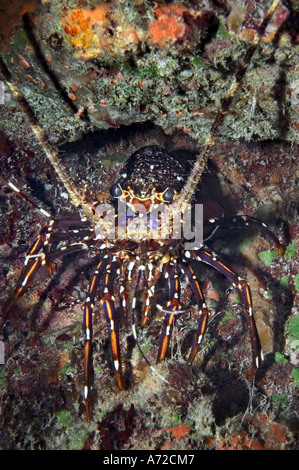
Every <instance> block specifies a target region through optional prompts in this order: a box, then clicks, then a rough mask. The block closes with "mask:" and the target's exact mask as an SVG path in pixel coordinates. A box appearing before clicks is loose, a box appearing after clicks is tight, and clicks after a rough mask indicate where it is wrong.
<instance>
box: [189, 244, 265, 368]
mask: <svg viewBox="0 0 299 470" xmlns="http://www.w3.org/2000/svg"><path fill="white" fill-rule="evenodd" d="M185 256H186V257H187V258H193V259H195V260H197V261H201V262H203V263H206V264H208V265H210V266H212V267H213V268H215V269H216V270H217V271H219V272H220V273H222V274H223V275H224V276H225V277H227V278H228V279H229V280H230V282H231V283H232V285H233V287H234V289H236V291H237V292H238V293H239V295H240V297H241V300H242V302H243V310H244V312H245V314H246V319H247V322H248V326H249V333H250V338H251V344H252V355H253V365H254V367H255V368H258V367H260V365H261V362H262V361H263V353H262V350H261V344H260V339H259V335H258V331H257V328H256V324H255V320H254V316H253V310H252V300H251V293H250V288H249V285H248V283H247V282H246V281H244V279H241V278H240V277H239V276H238V275H237V274H235V273H234V272H233V271H232V270H231V269H230V268H229V267H228V266H226V265H225V264H224V263H223V262H222V261H220V260H219V259H218V258H217V257H216V256H215V254H214V253H212V252H211V251H208V250H207V249H206V248H200V249H195V250H192V251H186V252H185Z"/></svg>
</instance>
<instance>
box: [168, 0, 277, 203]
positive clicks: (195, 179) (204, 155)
mask: <svg viewBox="0 0 299 470" xmlns="http://www.w3.org/2000/svg"><path fill="white" fill-rule="evenodd" d="M279 4H280V0H273V2H272V4H271V6H270V8H269V11H268V12H267V13H266V14H265V16H264V19H263V21H262V23H261V25H260V27H259V29H258V31H257V33H256V35H255V38H254V39H253V41H252V44H251V45H250V46H249V48H248V49H247V51H246V53H245V57H244V59H243V61H242V63H241V64H240V66H239V68H238V70H237V72H236V74H235V77H234V81H233V83H232V84H231V86H230V89H229V91H228V93H227V95H226V96H225V97H224V98H223V100H222V103H221V106H220V109H219V110H218V112H217V115H216V118H215V120H214V122H213V124H212V127H211V129H210V131H209V134H208V136H207V138H206V140H205V143H204V144H203V147H202V149H201V151H200V152H199V153H198V154H197V156H196V161H195V164H194V166H193V168H192V170H191V172H190V175H189V177H188V179H187V182H186V185H185V186H184V188H183V189H182V191H181V193H180V195H179V197H178V199H176V201H174V202H173V206H174V208H175V210H178V211H179V212H182V211H183V207H184V205H185V203H186V202H191V199H192V196H193V194H194V192H195V189H196V187H197V185H198V183H199V181H200V178H201V175H202V174H203V172H204V170H205V167H206V164H207V162H208V160H209V157H210V155H209V151H210V149H211V148H212V147H213V145H214V143H215V140H214V139H215V135H216V133H217V131H218V129H219V128H220V126H221V125H222V123H223V121H224V118H225V115H226V114H227V111H228V109H229V107H230V105H231V102H232V100H233V98H234V96H235V94H236V93H237V91H238V89H239V87H240V85H241V83H242V79H243V77H244V75H245V73H246V71H247V68H248V66H249V64H250V62H251V58H252V56H253V54H254V52H255V51H256V49H257V47H258V46H259V44H260V42H261V40H262V36H263V34H264V32H265V30H266V28H267V26H268V24H269V23H270V21H271V19H272V17H273V14H274V12H275V10H276V8H277V7H278V5H279ZM174 208H172V210H174Z"/></svg>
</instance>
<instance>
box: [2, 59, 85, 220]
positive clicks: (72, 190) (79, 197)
mask: <svg viewBox="0 0 299 470" xmlns="http://www.w3.org/2000/svg"><path fill="white" fill-rule="evenodd" d="M0 71H1V73H2V75H3V77H4V78H5V83H6V85H7V86H8V88H9V90H10V91H11V93H12V95H13V96H14V98H15V100H16V101H17V102H18V104H19V105H20V107H21V109H22V111H23V112H24V114H25V115H26V117H27V119H28V121H29V124H30V126H31V129H32V131H33V133H34V134H35V136H36V138H37V140H38V141H39V143H40V145H41V146H42V148H43V150H44V152H45V154H46V156H47V158H48V159H49V161H50V163H51V164H52V166H53V168H54V170H55V171H56V174H57V176H58V177H59V179H60V180H61V182H62V183H63V185H64V187H65V189H66V190H67V192H68V194H69V196H70V199H71V201H72V203H73V204H74V206H75V207H77V208H79V209H81V210H82V212H83V213H84V215H85V216H86V217H87V218H88V219H90V220H94V217H93V211H92V208H91V207H90V206H89V205H88V204H86V203H85V202H84V195H83V194H82V192H81V191H80V190H79V189H78V188H77V187H76V186H75V184H74V182H73V181H72V179H71V177H70V175H69V173H68V171H67V169H66V168H65V166H64V165H63V163H62V160H61V158H60V155H59V153H58V150H57V149H56V148H55V147H54V146H53V145H51V144H50V142H49V140H48V139H47V137H46V135H45V133H44V131H43V129H42V127H41V126H40V125H39V123H38V121H37V119H36V117H35V115H34V114H33V111H32V110H31V108H30V106H29V104H28V103H27V101H26V100H25V98H24V96H23V95H22V93H21V92H19V90H18V88H17V86H16V85H15V84H14V82H13V79H12V77H11V74H10V72H9V70H8V68H7V67H6V65H5V62H4V60H3V58H2V56H1V55H0Z"/></svg>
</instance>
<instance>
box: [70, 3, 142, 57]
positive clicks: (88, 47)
mask: <svg viewBox="0 0 299 470" xmlns="http://www.w3.org/2000/svg"><path fill="white" fill-rule="evenodd" d="M61 23H62V26H63V27H64V31H65V32H66V34H67V37H68V39H69V41H70V42H71V44H72V45H73V46H75V47H76V48H77V49H78V53H77V58H79V59H89V58H91V57H97V56H99V55H100V54H101V53H103V52H104V53H105V54H107V53H108V54H109V55H112V56H117V55H118V54H120V53H121V52H126V51H128V50H130V49H131V47H132V46H133V45H134V44H137V43H138V42H139V40H140V37H141V31H140V30H138V29H137V28H135V27H133V26H132V25H131V24H130V23H129V22H128V21H127V20H126V18H125V17H124V14H123V11H122V10H121V9H120V8H115V6H114V5H113V4H112V3H100V4H98V5H96V6H95V7H94V8H93V9H87V8H86V9H84V8H82V9H74V10H69V11H68V12H67V14H66V15H65V16H63V17H62V19H61Z"/></svg>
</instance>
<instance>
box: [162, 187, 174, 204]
mask: <svg viewBox="0 0 299 470" xmlns="http://www.w3.org/2000/svg"><path fill="white" fill-rule="evenodd" d="M173 196H174V189H173V188H167V189H166V190H165V191H164V193H163V195H162V198H163V201H164V202H172V200H173Z"/></svg>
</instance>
